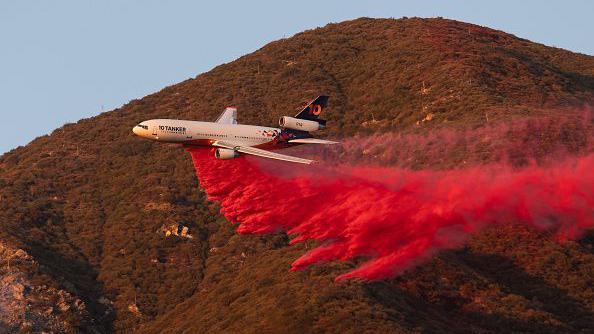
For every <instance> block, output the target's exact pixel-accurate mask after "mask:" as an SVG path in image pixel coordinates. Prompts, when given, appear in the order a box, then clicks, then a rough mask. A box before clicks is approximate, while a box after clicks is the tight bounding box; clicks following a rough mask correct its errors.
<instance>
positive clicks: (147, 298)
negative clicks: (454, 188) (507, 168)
mask: <svg viewBox="0 0 594 334" xmlns="http://www.w3.org/2000/svg"><path fill="white" fill-rule="evenodd" d="M321 93H325V94H328V95H331V96H332V98H331V100H330V106H329V108H328V114H327V115H326V117H325V118H327V119H328V128H327V129H326V130H324V131H323V136H325V137H330V138H341V137H350V136H352V135H355V134H362V135H366V134H371V133H375V132H378V133H383V132H393V131H400V132H407V133H421V134H423V133H427V132H431V131H434V130H436V129H438V128H457V129H459V128H477V127H482V126H488V125H490V124H493V123H497V122H503V121H513V120H516V119H519V118H526V117H536V116H539V115H545V114H546V115H547V117H549V116H550V117H554V116H555V114H556V113H558V114H564V113H566V112H567V111H568V110H572V109H580V108H582V107H583V106H585V105H588V104H590V103H592V100H593V98H594V57H591V56H586V55H580V54H575V53H571V52H568V51H565V50H561V49H556V48H551V47H547V46H544V45H541V44H536V43H533V42H530V41H527V40H523V39H520V38H517V37H515V36H512V35H509V34H505V33H503V32H500V31H495V30H491V29H488V28H484V27H480V26H475V25H470V24H466V23H461V22H456V21H451V20H445V19H400V20H391V19H365V18H363V19H357V20H353V21H348V22H343V23H339V24H330V25H327V26H325V27H323V28H319V29H315V30H310V31H306V32H303V33H300V34H297V35H295V36H293V37H291V38H288V39H283V40H279V41H276V42H273V43H270V44H268V45H266V46H264V47H263V48H262V49H260V50H258V51H256V52H254V53H252V54H249V55H246V56H243V57H241V58H239V59H237V60H235V61H233V62H231V63H228V64H224V65H221V66H218V67H216V68H214V69H212V70H211V71H209V72H207V73H204V74H201V75H199V76H197V77H196V78H194V79H190V80H186V81H184V82H181V83H179V84H176V85H173V86H170V87H167V88H165V89H163V90H162V91H160V92H158V93H155V94H152V95H149V96H146V97H144V98H142V99H139V100H133V101H131V102H129V103H128V104H126V105H125V106H123V107H122V108H119V109H116V110H113V111H110V112H107V113H104V114H101V115H99V116H97V117H93V118H89V119H85V120H81V121H79V122H78V123H76V124H68V125H65V126H64V127H62V128H60V129H57V130H55V131H54V132H53V133H52V134H51V135H48V136H43V137H40V138H37V139H36V140H34V141H33V142H31V143H30V144H29V145H27V146H25V147H19V148H17V149H15V150H13V151H11V152H9V153H6V154H4V155H3V156H2V157H0V241H2V243H4V244H6V245H10V247H8V246H6V247H4V246H3V248H2V250H3V251H2V252H0V265H1V266H2V267H1V268H0V280H2V282H4V283H5V286H8V285H7V284H12V285H11V286H13V285H14V286H15V287H16V288H15V289H12V290H10V291H8V290H7V292H5V291H3V290H2V291H0V293H2V295H1V296H9V297H10V298H12V299H14V303H12V302H11V303H4V304H3V303H2V302H1V301H0V310H2V311H4V310H11V307H12V309H13V310H14V308H17V307H18V308H19V310H21V309H22V310H23V311H22V312H20V313H18V314H17V313H14V314H15V315H18V316H15V317H12V318H11V317H4V318H1V317H0V332H3V331H7V332H11V331H18V330H24V331H26V330H42V329H46V330H52V329H53V330H54V331H60V330H63V331H76V330H80V329H83V328H84V329H86V330H87V331H90V332H112V331H117V332H130V331H134V330H139V331H141V332H146V333H157V332H171V333H177V332H181V331H184V330H187V331H189V332H289V333H292V332H295V333H297V332H299V333H302V332H365V331H368V332H394V333H400V332H475V333H476V332H480V333H488V332H500V331H526V332H537V333H543V332H551V333H558V332H568V333H569V332H580V331H582V332H587V331H588V329H590V330H591V328H594V315H593V314H594V290H592V280H593V277H594V253H593V251H592V241H593V240H594V239H593V238H592V237H591V236H590V237H586V238H584V239H582V240H580V241H579V242H567V243H563V244H558V243H556V242H554V241H552V240H550V238H548V237H547V236H546V235H540V234H537V233H535V232H533V231H530V230H527V229H526V228H524V227H521V226H517V225H515V224H514V222H510V224H509V225H506V226H505V227H504V228H501V229H497V230H490V231H488V232H487V233H484V234H481V235H479V236H477V237H475V238H474V239H472V240H471V242H470V243H469V244H468V245H467V246H466V247H464V248H463V249H459V250H456V251H449V252H444V253H442V254H440V255H439V256H438V257H437V258H435V259H433V260H432V261H430V262H429V263H426V264H423V265H421V266H420V267H418V268H416V269H414V270H413V271H411V272H407V273H406V274H404V275H403V276H400V277H398V278H395V279H393V280H391V281H381V282H373V283H362V282H358V281H346V282H339V283H336V282H334V277H335V276H336V275H337V274H338V273H340V272H343V271H344V269H345V268H347V267H349V268H350V267H353V266H354V264H353V263H338V264H337V263H332V264H328V265H323V266H314V267H313V268H310V269H306V270H304V271H299V272H288V268H289V267H290V263H291V262H292V261H293V260H294V259H296V258H297V257H299V255H300V254H303V253H304V252H305V251H306V248H307V247H308V245H307V244H305V245H293V246H289V245H288V242H289V238H288V237H287V236H286V235H285V234H277V235H272V236H243V235H237V234H236V233H235V231H234V229H235V227H234V225H232V224H231V223H230V222H227V221H226V220H225V219H224V218H223V217H222V216H221V215H219V213H218V207H217V205H216V204H213V203H210V202H207V201H205V195H204V193H203V192H201V190H200V189H199V187H198V182H197V180H196V177H195V173H194V169H193V167H192V163H191V159H190V156H189V155H188V154H187V153H186V152H185V151H184V150H183V149H181V148H179V147H176V146H170V145H163V144H155V143H151V142H148V141H144V140H141V139H139V138H135V137H134V136H133V134H132V132H131V128H132V127H133V126H134V125H135V124H137V123H139V122H140V121H142V120H146V119H151V118H179V119H196V120H214V119H215V118H216V116H217V115H218V114H219V113H220V112H221V111H222V109H223V108H224V107H225V106H228V105H234V106H237V107H238V109H239V122H240V123H247V124H262V125H276V122H277V120H278V118H279V117H280V116H282V115H292V114H293V113H295V111H297V110H298V109H299V108H300V107H302V105H303V103H304V102H306V101H307V100H309V99H311V98H313V97H315V96H316V95H318V94H321ZM591 131H592V129H591V128H569V131H567V133H565V132H561V135H559V136H557V135H555V136H550V137H546V138H554V140H559V141H563V142H571V143H574V142H576V143H578V144H576V145H577V149H576V152H579V150H580V148H583V147H588V142H587V141H588V140H589V139H588V137H587V136H589V135H590V134H591ZM539 138H540V137H537V138H531V144H532V145H534V146H539V145H541V144H542V145H549V144H550V143H548V142H547V143H541V139H539ZM575 138H578V139H579V138H586V139H585V141H580V140H581V139H580V140H574V139H575ZM469 158H470V160H481V159H477V158H476V157H469ZM446 159H447V158H446ZM460 161H465V159H463V158H462V157H460V156H456V157H453V158H452V160H451V161H449V162H448V161H445V162H443V161H442V165H444V166H448V167H451V166H452V165H453V164H456V163H458V162H460ZM429 165H430V161H426V162H425V163H418V164H413V166H412V167H413V168H424V167H428V166H429ZM182 227H188V228H189V233H190V236H191V238H189V237H187V236H182V235H181V234H179V233H173V234H171V235H169V236H166V234H165V230H169V231H170V232H171V231H172V230H176V231H177V230H181V229H182ZM176 234H179V235H176ZM4 249H6V251H4ZM18 249H21V251H20V252H19V251H17V250H18ZM15 291H16V292H15ZM19 291H22V293H20V294H19V293H18V292H19ZM19 296H20V297H19ZM56 296H58V297H56ZM19 298H20V299H19ZM23 298H25V299H30V300H33V299H34V300H33V302H32V303H31V304H32V305H33V307H38V308H36V309H32V310H30V311H27V310H25V308H24V306H22V305H24V304H23V303H21V302H20V301H19V300H22V299H23ZM59 298H62V299H60V300H59V301H55V302H54V300H57V299H59ZM12 299H10V300H12ZM77 299H78V301H77ZM6 300H9V299H8V297H7V299H6ZM40 301H44V302H43V303H42V302H40ZM48 301H49V302H48ZM52 303H54V304H56V305H55V306H53V307H51V310H50V309H49V307H50V306H48V305H52ZM59 303H62V304H64V305H66V306H68V307H66V306H64V307H60V306H59V305H57V304H59ZM6 305H8V306H6ZM15 305H16V306H15ZM0 313H2V312H0ZM5 314H6V313H5ZM38 314H44V316H43V317H40V316H39V315H38ZM44 317H45V318H44ZM33 318H34V319H36V320H35V321H32V320H31V319H33ZM46 318H47V319H48V320H44V319H46ZM40 319H41V320H40ZM65 323H66V324H67V325H64V324H65ZM58 324H59V325H58ZM60 326H62V327H60Z"/></svg>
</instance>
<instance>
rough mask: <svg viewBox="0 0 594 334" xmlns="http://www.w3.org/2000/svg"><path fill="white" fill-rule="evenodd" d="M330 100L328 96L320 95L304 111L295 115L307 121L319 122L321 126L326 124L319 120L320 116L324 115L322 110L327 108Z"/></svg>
mask: <svg viewBox="0 0 594 334" xmlns="http://www.w3.org/2000/svg"><path fill="white" fill-rule="evenodd" d="M329 98H330V97H329V96H326V95H320V96H318V97H316V98H315V99H314V100H313V101H311V102H310V103H309V104H308V105H307V106H306V107H305V108H303V110H301V111H300V112H299V113H298V114H297V115H295V118H301V119H307V120H310V121H317V122H319V123H320V124H325V123H326V121H324V120H323V119H319V116H320V114H321V113H322V110H323V109H324V108H326V105H327V104H328V99H329Z"/></svg>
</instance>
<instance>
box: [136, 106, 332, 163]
mask: <svg viewBox="0 0 594 334" xmlns="http://www.w3.org/2000/svg"><path fill="white" fill-rule="evenodd" d="M328 98H329V97H328V96H325V95H321V96H318V97H317V98H315V99H314V100H313V101H311V102H310V103H308V104H307V105H306V106H305V107H304V108H303V109H302V110H301V111H300V112H299V113H298V114H297V115H295V117H289V116H283V117H281V118H280V120H279V125H280V128H271V127H266V126H256V125H246V124H238V123H237V108H235V107H227V108H226V109H225V110H224V111H223V113H222V114H221V115H220V116H219V117H218V118H217V120H216V121H215V122H198V121H186V120H177V119H151V120H148V121H143V122H140V123H139V124H138V125H136V126H135V127H134V128H132V132H134V134H135V135H137V136H139V137H142V138H147V139H151V140H155V141H158V142H165V143H177V144H182V145H183V146H185V147H199V146H211V147H215V148H216V150H215V157H216V158H217V159H221V160H228V159H233V158H236V157H238V156H240V154H248V155H255V156H259V157H263V158H269V159H276V160H283V161H289V162H295V163H301V164H311V163H313V162H314V161H313V160H309V159H304V158H298V157H294V156H290V155H285V154H280V153H274V152H270V151H269V150H275V149H281V148H286V147H290V146H294V145H300V144H327V145H330V144H337V143H338V142H335V141H330V140H323V139H317V138H314V137H313V136H312V135H311V133H310V132H315V131H318V130H321V129H324V128H325V127H326V121H325V120H323V119H320V118H319V116H320V114H321V113H322V110H323V109H325V108H326V105H327V104H328Z"/></svg>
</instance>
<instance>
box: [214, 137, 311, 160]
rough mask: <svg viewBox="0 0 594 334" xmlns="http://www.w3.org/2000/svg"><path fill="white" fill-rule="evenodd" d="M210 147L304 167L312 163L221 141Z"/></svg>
mask: <svg viewBox="0 0 594 334" xmlns="http://www.w3.org/2000/svg"><path fill="white" fill-rule="evenodd" d="M212 145H213V146H216V147H221V148H226V149H229V150H234V151H236V152H239V153H244V154H251V155H255V156H258V157H263V158H269V159H276V160H283V161H289V162H296V163H300V164H306V165H309V164H311V163H313V162H314V161H313V160H309V159H303V158H297V157H293V156H290V155H285V154H279V153H273V152H270V151H266V150H262V149H259V148H255V147H250V146H237V145H233V144H230V143H225V142H221V141H215V142H214V143H212Z"/></svg>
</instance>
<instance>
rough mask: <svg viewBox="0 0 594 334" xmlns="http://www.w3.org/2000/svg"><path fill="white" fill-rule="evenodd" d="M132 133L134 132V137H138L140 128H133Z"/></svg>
mask: <svg viewBox="0 0 594 334" xmlns="http://www.w3.org/2000/svg"><path fill="white" fill-rule="evenodd" d="M132 132H134V134H135V135H137V136H140V128H139V127H137V126H135V127H133V128H132Z"/></svg>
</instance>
